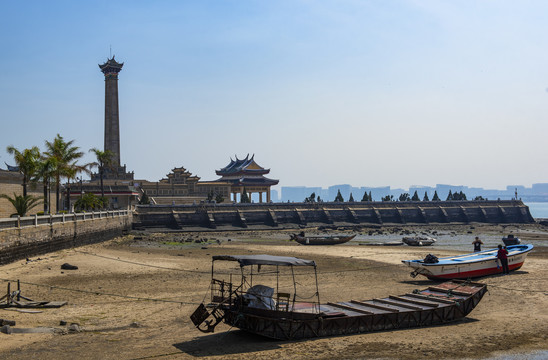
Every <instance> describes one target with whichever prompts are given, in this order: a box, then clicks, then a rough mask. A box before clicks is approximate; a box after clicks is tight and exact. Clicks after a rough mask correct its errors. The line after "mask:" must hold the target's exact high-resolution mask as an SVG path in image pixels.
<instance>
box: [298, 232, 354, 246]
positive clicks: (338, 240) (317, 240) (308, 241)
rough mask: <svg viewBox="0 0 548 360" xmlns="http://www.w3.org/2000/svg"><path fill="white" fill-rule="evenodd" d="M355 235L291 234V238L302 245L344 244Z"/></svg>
mask: <svg viewBox="0 0 548 360" xmlns="http://www.w3.org/2000/svg"><path fill="white" fill-rule="evenodd" d="M355 237H356V235H350V236H338V235H334V236H327V235H326V236H305V235H304V234H299V235H297V234H293V235H291V240H295V241H296V242H298V243H299V244H302V245H337V244H344V243H345V242H349V241H350V240H352V239H354V238H355Z"/></svg>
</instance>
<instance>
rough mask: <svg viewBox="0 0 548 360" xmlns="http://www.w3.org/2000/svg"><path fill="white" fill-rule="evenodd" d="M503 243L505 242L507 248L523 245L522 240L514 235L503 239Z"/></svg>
mask: <svg viewBox="0 0 548 360" xmlns="http://www.w3.org/2000/svg"><path fill="white" fill-rule="evenodd" d="M502 242H503V243H504V245H506V246H510V245H519V244H521V240H520V239H519V238H518V237H515V236H514V235H512V234H509V235H508V236H506V237H503V238H502Z"/></svg>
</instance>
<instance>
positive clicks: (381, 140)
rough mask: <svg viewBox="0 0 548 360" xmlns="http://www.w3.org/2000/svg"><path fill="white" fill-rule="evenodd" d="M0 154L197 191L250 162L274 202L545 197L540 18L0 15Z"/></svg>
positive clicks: (140, 4)
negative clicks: (109, 143)
mask: <svg viewBox="0 0 548 360" xmlns="http://www.w3.org/2000/svg"><path fill="white" fill-rule="evenodd" d="M0 8H1V9H2V13H3V15H4V16H3V17H2V21H1V22H0V46H1V49H2V51H1V52H0V66H1V68H2V71H1V72H0V121H1V127H0V168H4V169H5V165H4V162H7V163H8V164H13V158H12V156H11V155H9V154H8V153H7V152H6V151H5V149H6V147H7V146H8V145H13V146H15V147H16V148H18V149H25V148H30V147H32V146H35V145H36V146H38V147H40V148H41V149H42V150H44V142H45V140H50V141H51V140H53V138H54V137H55V135H56V134H61V136H63V137H64V138H65V139H66V140H74V144H75V145H76V146H79V147H80V149H81V150H83V151H84V152H85V153H86V155H85V157H84V158H83V159H82V162H91V161H93V160H94V158H93V156H92V154H91V153H89V152H88V150H89V149H91V148H93V147H97V148H100V149H102V148H103V145H104V144H103V131H104V76H103V74H102V73H101V72H100V70H99V67H98V66H97V65H98V64H102V63H104V62H105V61H106V60H107V58H109V56H110V55H111V54H112V55H115V56H116V60H117V61H119V62H124V67H123V70H122V71H121V73H120V75H119V84H118V85H119V104H120V130H121V138H120V142H121V162H122V164H126V165H127V168H128V170H132V171H134V172H135V178H136V179H147V180H150V181H158V180H159V179H161V178H163V177H165V175H166V174H167V173H169V172H170V170H171V169H172V168H174V167H180V166H183V167H185V168H186V169H187V170H189V171H190V172H191V173H193V174H194V175H197V176H199V177H201V179H202V180H215V179H217V178H218V176H217V175H216V174H215V170H218V169H221V168H222V167H224V166H226V165H227V164H228V163H229V162H230V159H231V158H233V159H234V158H235V156H238V158H244V157H245V156H246V155H247V154H250V156H251V155H253V154H254V155H255V160H256V162H257V163H258V164H259V165H261V166H263V167H265V168H269V169H270V170H271V171H270V174H269V175H267V176H268V177H270V178H273V179H279V180H280V183H279V187H282V186H321V187H328V186H331V185H336V184H351V185H352V186H358V187H361V186H367V187H377V186H391V187H393V188H405V189H407V188H408V187H409V186H411V185H425V186H435V185H436V184H451V185H466V186H473V187H484V188H489V189H503V188H505V187H506V185H512V184H521V185H525V186H531V184H533V183H542V182H548V166H547V163H546V159H547V158H548V156H547V155H548V144H547V140H546V134H548V121H547V115H548V46H546V43H547V42H546V40H547V39H548V22H547V21H546V19H545V14H547V13H548V2H546V1H543V0H541V1H527V0H523V1H504V0H492V1H490V0H484V1H481V0H474V1H466V0H463V1H443V0H440V1H429V0H424V1H419V0H393V1H388V0H377V1H368V0H362V1H357V0H337V1H319V0H318V1H312V0H292V1H287V0H277V1H263V0H256V1H253V0H225V1H223V0H215V1H208V0H186V1H167V0H166V1H161V0H160V1H139V0H136V1H100V0H98V1H86V2H80V1H56V0H50V1H25V2H15V1H0Z"/></svg>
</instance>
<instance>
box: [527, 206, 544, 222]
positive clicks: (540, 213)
mask: <svg viewBox="0 0 548 360" xmlns="http://www.w3.org/2000/svg"><path fill="white" fill-rule="evenodd" d="M525 205H527V206H529V212H531V215H532V216H533V217H534V218H535V219H548V202H526V203H525Z"/></svg>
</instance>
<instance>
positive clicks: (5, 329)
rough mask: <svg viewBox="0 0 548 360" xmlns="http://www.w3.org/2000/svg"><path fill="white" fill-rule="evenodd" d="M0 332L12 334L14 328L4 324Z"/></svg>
mask: <svg viewBox="0 0 548 360" xmlns="http://www.w3.org/2000/svg"><path fill="white" fill-rule="evenodd" d="M0 332H1V333H3V334H8V335H10V334H11V333H12V332H13V330H12V329H11V326H9V325H4V326H2V327H1V328H0Z"/></svg>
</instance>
